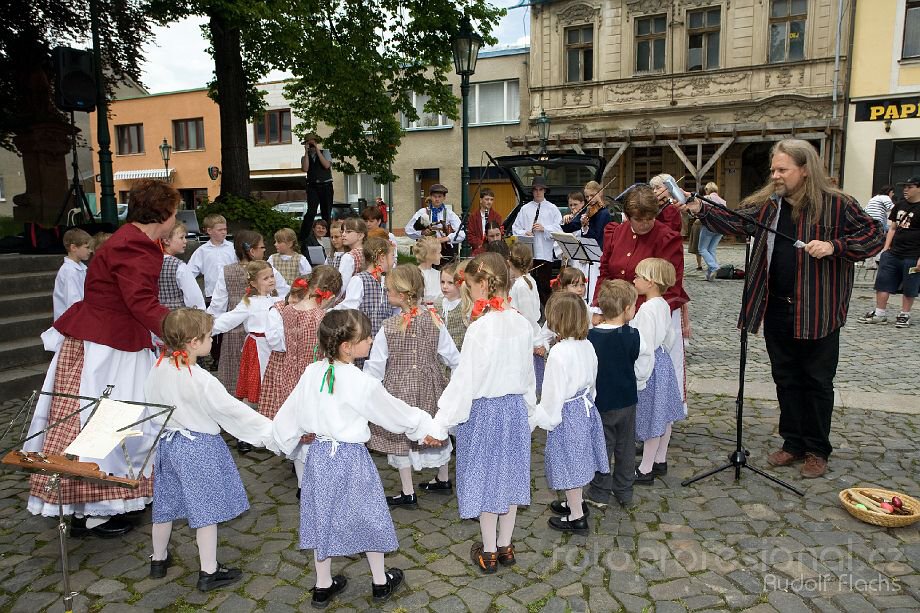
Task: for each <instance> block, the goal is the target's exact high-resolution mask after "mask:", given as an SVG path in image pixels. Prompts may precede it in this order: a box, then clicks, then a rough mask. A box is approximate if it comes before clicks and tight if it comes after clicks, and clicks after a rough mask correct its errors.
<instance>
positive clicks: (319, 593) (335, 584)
mask: <svg viewBox="0 0 920 613" xmlns="http://www.w3.org/2000/svg"><path fill="white" fill-rule="evenodd" d="M346 585H348V579H346V578H345V576H344V575H336V576H335V577H333V578H332V585H330V586H329V587H314V588H313V600H311V601H310V606H311V607H313V608H314V609H325V608H326V607H328V606H329V603H330V602H332V599H333V597H335V595H336V594H338V593H339V592H341V591H342V590H344V589H345V586H346Z"/></svg>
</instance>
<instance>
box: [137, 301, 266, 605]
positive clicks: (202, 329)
mask: <svg viewBox="0 0 920 613" xmlns="http://www.w3.org/2000/svg"><path fill="white" fill-rule="evenodd" d="M212 325H213V318H212V317H211V316H210V315H208V314H207V313H205V312H204V311H201V310H198V309H188V308H181V309H177V310H175V311H172V312H170V313H169V314H168V315H167V316H166V319H165V320H164V321H163V341H164V342H165V344H166V349H165V350H164V353H163V355H162V356H161V357H160V359H159V361H158V362H157V365H156V367H154V368H153V370H151V371H150V374H149V375H148V376H147V382H146V383H145V385H144V393H145V394H146V398H147V401H148V402H152V403H155V404H166V405H172V406H175V407H176V409H175V411H173V413H172V417H171V418H170V419H169V420H168V421H167V422H166V430H165V433H164V436H163V438H162V439H160V442H159V443H158V445H157V453H156V460H155V461H154V465H153V473H154V475H156V478H155V479H154V481H153V528H152V530H151V535H152V537H153V555H152V556H151V558H150V577H151V578H153V579H159V578H162V577H165V576H166V570H167V569H168V568H169V567H170V566H171V565H172V556H171V555H170V554H169V550H168V546H169V536H170V534H171V533H172V524H173V522H174V521H175V520H177V519H183V518H185V519H187V520H188V525H189V527H190V528H192V529H193V530H195V538H196V540H197V541H198V557H199V560H200V563H201V570H200V571H199V572H198V589H199V590H201V591H203V592H207V591H209V590H213V589H215V588H218V587H222V586H225V585H229V584H230V583H233V582H235V581H238V580H239V579H240V578H241V577H242V573H241V572H240V570H239V569H238V568H226V567H224V566H223V565H221V564H218V562H217V524H219V523H221V522H225V521H229V520H231V519H233V518H234V517H237V516H239V515H241V514H242V513H243V512H244V511H246V510H247V509H249V500H248V499H247V498H246V490H245V489H243V481H242V480H241V479H240V473H239V471H238V470H237V468H236V465H235V464H234V463H233V458H232V457H231V456H230V450H229V449H228V448H227V444H226V443H225V442H224V439H223V438H222V437H221V435H220V431H221V430H222V429H223V430H226V431H227V432H229V433H230V434H231V435H233V436H235V437H236V438H238V439H240V440H243V441H246V442H248V443H251V444H253V445H258V446H265V447H268V448H269V449H271V450H272V451H276V450H277V446H276V445H275V444H274V440H273V439H272V424H271V421H269V419H268V418H266V417H265V416H263V415H260V414H259V413H257V412H255V411H253V410H252V409H250V408H249V407H248V406H247V405H245V404H243V403H242V402H240V401H239V400H237V399H236V398H234V397H233V396H231V395H230V394H229V393H227V390H226V389H225V388H224V386H223V385H222V384H221V382H220V381H218V380H217V378H215V377H214V376H213V375H212V374H211V373H209V372H208V371H206V370H204V369H202V368H201V367H199V366H198V365H197V364H196V363H195V361H196V360H197V359H198V358H200V357H203V356H206V355H208V354H209V353H210V351H211V328H212Z"/></svg>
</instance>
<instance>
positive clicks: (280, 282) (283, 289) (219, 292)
mask: <svg viewBox="0 0 920 613" xmlns="http://www.w3.org/2000/svg"><path fill="white" fill-rule="evenodd" d="M272 272H273V273H274V276H275V293H276V294H278V296H277V297H276V298H275V300H284V299H285V297H286V296H287V295H288V292H289V291H290V289H291V288H290V286H289V285H288V284H287V281H285V280H284V277H282V276H281V273H280V272H278V271H277V270H275V269H274V268H272ZM229 304H230V296H229V294H228V293H227V281H226V279H224V269H223V268H221V269H220V272H218V273H217V283H216V284H215V286H214V295H213V296H211V304H210V305H209V306H208V313H210V314H211V315H213V316H214V317H217V316H218V315H220V314H221V313H226V312H227V306H228V305H229Z"/></svg>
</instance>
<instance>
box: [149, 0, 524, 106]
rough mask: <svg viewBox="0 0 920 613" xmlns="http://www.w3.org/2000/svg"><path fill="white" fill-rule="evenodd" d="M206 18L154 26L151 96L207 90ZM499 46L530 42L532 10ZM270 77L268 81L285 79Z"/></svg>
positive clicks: (508, 22) (517, 14) (503, 0)
mask: <svg viewBox="0 0 920 613" xmlns="http://www.w3.org/2000/svg"><path fill="white" fill-rule="evenodd" d="M492 4H493V5H496V6H503V7H511V6H517V5H518V4H521V2H520V0H492ZM204 23H205V19H203V18H194V19H186V20H183V21H180V22H177V23H172V24H170V25H169V26H168V27H154V30H153V32H154V37H155V38H154V41H153V42H152V43H150V44H148V45H146V46H145V47H144V51H145V55H146V57H147V61H146V62H145V64H144V69H143V73H142V76H141V79H142V81H143V84H144V86H145V87H146V88H147V89H148V90H149V91H150V93H161V92H169V91H176V90H181V89H193V88H197V87H204V86H205V85H206V84H207V82H208V81H209V80H210V79H211V75H212V73H213V72H214V65H213V62H212V60H211V57H210V56H209V55H208V53H207V52H206V51H205V48H206V47H207V45H206V43H205V40H204V39H203V38H202V36H201V26H202V24H204ZM495 36H496V38H498V46H499V47H509V46H514V47H516V46H520V45H526V44H528V43H529V42H530V8H529V7H523V8H516V9H513V10H509V11H508V14H507V15H505V18H504V19H502V20H501V22H499V24H498V27H497V28H496V31H495ZM284 76H286V75H284V74H282V73H275V74H269V75H268V77H267V79H268V80H272V79H279V78H283V77H284Z"/></svg>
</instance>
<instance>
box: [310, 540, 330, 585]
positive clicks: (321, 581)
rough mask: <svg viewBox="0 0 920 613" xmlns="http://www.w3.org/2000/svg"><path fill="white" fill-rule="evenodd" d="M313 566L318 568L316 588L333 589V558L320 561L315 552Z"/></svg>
mask: <svg viewBox="0 0 920 613" xmlns="http://www.w3.org/2000/svg"><path fill="white" fill-rule="evenodd" d="M313 565H314V566H316V587H318V588H320V589H324V588H327V587H332V558H326V559H325V560H320V559H319V558H317V557H316V550H315V549H314V550H313Z"/></svg>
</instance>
